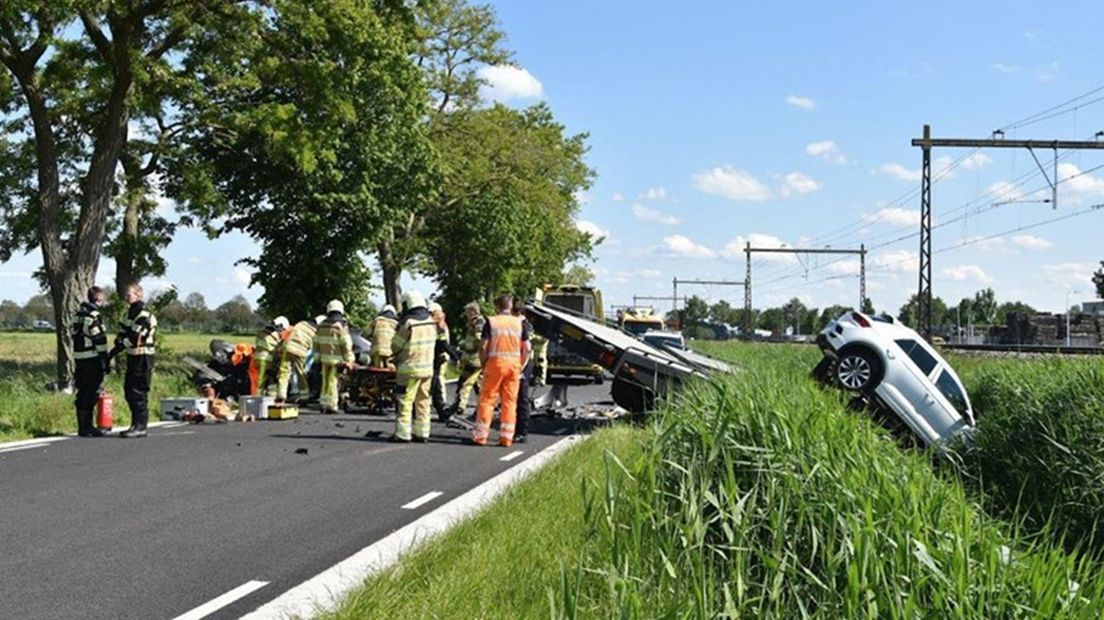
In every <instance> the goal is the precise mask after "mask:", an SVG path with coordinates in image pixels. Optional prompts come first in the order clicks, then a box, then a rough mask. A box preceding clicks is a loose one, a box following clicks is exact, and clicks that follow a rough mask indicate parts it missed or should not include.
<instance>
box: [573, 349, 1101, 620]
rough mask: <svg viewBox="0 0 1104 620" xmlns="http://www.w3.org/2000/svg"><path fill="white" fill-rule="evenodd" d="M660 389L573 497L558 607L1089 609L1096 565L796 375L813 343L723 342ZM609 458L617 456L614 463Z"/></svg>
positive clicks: (636, 612) (788, 611)
mask: <svg viewBox="0 0 1104 620" xmlns="http://www.w3.org/2000/svg"><path fill="white" fill-rule="evenodd" d="M728 356H729V357H730V359H735V361H737V362H740V363H741V371H740V372H739V373H737V374H736V375H733V376H729V377H724V378H718V379H715V380H713V381H711V382H709V383H702V384H699V385H696V386H693V387H691V388H689V389H687V390H685V391H684V392H682V394H681V395H680V396H678V397H677V398H676V399H675V400H674V401H673V402H670V403H668V404H667V405H666V406H665V407H664V408H663V410H662V411H661V412H660V414H659V415H658V416H657V421H656V423H655V427H654V435H653V439H652V440H651V441H650V442H649V444H648V445H647V446H646V448H645V457H644V458H642V459H640V460H639V461H638V463H639V466H638V467H635V468H633V467H625V468H624V469H623V473H624V474H626V475H628V476H629V478H628V480H629V482H618V479H617V478H616V477H611V478H610V479H609V482H608V483H606V484H604V485H601V486H596V487H593V488H592V489H591V492H590V493H589V494H588V496H587V498H586V515H587V522H588V524H589V528H590V531H591V534H590V541H589V542H588V545H587V547H586V549H587V554H586V556H585V557H584V560H583V562H582V563H581V564H580V565H579V566H578V567H576V568H575V569H573V570H572V569H567V570H565V572H564V578H563V580H562V584H561V587H560V592H559V596H558V597H557V603H556V609H555V612H556V614H557V615H560V616H562V617H571V618H590V617H613V616H617V617H622V618H627V617H632V618H637V617H649V618H651V617H665V618H675V617H679V618H681V617H759V616H766V617H823V618H851V617H886V618H905V617H909V618H912V617H961V618H1005V617H1034V618H1099V617H1101V616H1102V615H1104V574H1102V573H1101V572H1100V571H1099V570H1098V567H1097V565H1096V564H1094V563H1093V561H1092V560H1091V559H1089V558H1088V557H1087V556H1075V555H1069V554H1067V553H1066V552H1065V551H1064V550H1063V549H1061V548H1058V547H1055V546H1053V545H1051V544H1049V542H1047V540H1046V539H1045V538H1033V537H1028V536H1026V535H1025V534H1022V533H1020V532H1018V531H1016V530H1015V529H1014V528H1012V527H1010V526H1008V525H1007V524H1006V523H1005V522H1002V521H998V520H995V519H993V518H991V517H989V516H987V515H986V514H985V513H984V512H983V511H981V510H980V507H979V506H978V505H977V503H976V502H975V501H973V500H972V499H971V496H970V495H968V494H967V493H966V491H965V490H964V489H963V487H962V486H961V485H959V484H957V483H956V482H955V481H954V480H952V479H948V478H947V477H946V476H942V475H940V474H939V473H937V472H936V471H935V470H934V469H933V467H932V465H931V462H930V460H929V457H928V456H927V455H926V454H924V453H920V452H916V451H903V450H901V449H900V447H899V446H898V445H897V443H896V442H895V441H893V440H892V439H891V438H890V437H889V436H888V435H887V433H885V432H884V431H882V430H881V429H879V428H878V427H876V426H875V425H873V424H871V423H870V422H869V421H868V420H867V419H865V417H864V416H862V415H858V414H853V413H850V412H848V411H847V409H846V407H845V403H844V400H843V397H842V396H841V395H840V394H838V393H836V392H834V391H828V390H824V389H821V388H820V387H818V386H817V385H815V384H814V383H813V382H812V381H810V380H808V379H807V378H806V376H807V373H808V370H809V368H810V365H809V362H810V360H812V361H815V351H812V350H809V349H792V348H791V349H785V348H779V347H765V348H758V349H751V348H744V349H730V350H728ZM614 465H616V466H617V467H620V465H619V464H618V463H617V462H616V461H614Z"/></svg>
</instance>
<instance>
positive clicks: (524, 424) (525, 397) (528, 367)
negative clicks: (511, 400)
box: [511, 303, 533, 443]
mask: <svg viewBox="0 0 1104 620" xmlns="http://www.w3.org/2000/svg"><path fill="white" fill-rule="evenodd" d="M522 308H523V304H520V303H518V304H515V305H514V307H513V309H512V310H511V312H512V313H513V315H514V316H516V317H518V318H520V319H521V332H522V340H529V341H532V337H533V325H532V324H531V323H530V322H529V319H527V318H525V313H523V312H522ZM532 385H533V356H532V355H530V356H529V359H528V361H527V362H526V363H525V367H524V368H522V369H521V374H520V375H519V382H518V396H517V427H516V428H515V430H514V443H525V442H526V441H527V440H528V439H529V416H530V415H531V414H532V413H533V400H532V399H531V398H530V397H529V388H530V387H531V386H532Z"/></svg>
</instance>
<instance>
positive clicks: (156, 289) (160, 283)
mask: <svg viewBox="0 0 1104 620" xmlns="http://www.w3.org/2000/svg"><path fill="white" fill-rule="evenodd" d="M142 288H143V289H145V290H146V293H147V296H148V295H149V294H154V295H156V294H158V293H161V292H164V291H167V290H169V289H175V288H176V285H175V284H173V283H172V281H171V280H169V279H168V278H146V279H145V280H143V281H142Z"/></svg>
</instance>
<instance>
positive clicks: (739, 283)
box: [674, 278, 749, 323]
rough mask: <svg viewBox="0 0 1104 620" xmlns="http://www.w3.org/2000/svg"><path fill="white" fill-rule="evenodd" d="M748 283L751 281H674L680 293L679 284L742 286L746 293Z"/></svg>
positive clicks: (676, 289)
mask: <svg viewBox="0 0 1104 620" xmlns="http://www.w3.org/2000/svg"><path fill="white" fill-rule="evenodd" d="M748 282H749V280H745V281H743V282H740V281H738V280H686V279H682V280H680V279H678V278H675V281H674V283H675V291H678V285H679V284H704V285H707V286H742V287H744V290H745V291H746V290H747V288H748ZM744 301H745V303H746V302H747V293H745V294H744ZM676 310H677V307H676ZM746 322H747V320H746V318H745V323H746Z"/></svg>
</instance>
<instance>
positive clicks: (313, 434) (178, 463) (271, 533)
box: [0, 384, 609, 619]
mask: <svg viewBox="0 0 1104 620" xmlns="http://www.w3.org/2000/svg"><path fill="white" fill-rule="evenodd" d="M571 397H572V401H573V403H572V404H574V405H579V404H584V403H596V402H599V401H606V400H608V398H609V396H608V384H607V387H597V386H584V387H574V388H572V389H571ZM583 426H584V424H583V423H578V422H573V421H570V420H563V419H559V418H552V417H541V418H534V420H533V422H532V425H531V430H530V438H529V442H528V443H526V444H521V445H515V446H514V447H512V448H499V447H487V448H477V447H474V446H469V445H464V444H463V439H464V438H465V437H466V436H467V433H466V432H464V431H461V430H458V429H451V428H445V427H444V426H443V425H440V424H437V423H434V427H433V431H432V437H431V439H430V443H428V444H424V445H423V444H409V445H406V444H390V443H387V442H386V438H387V436H388V435H389V434H390V433H391V430H392V427H393V422H392V421H391V420H389V419H387V418H382V417H374V416H358V415H336V416H319V415H304V416H302V417H301V418H300V419H299V420H296V421H283V422H277V421H262V422H256V423H249V424H241V423H228V424H222V425H196V426H192V425H182V426H175V425H174V426H172V427H164V428H158V429H155V430H152V431H151V432H150V435H149V437H148V438H146V439H142V440H122V439H114V438H104V439H76V438H70V439H65V440H62V441H55V442H50V443H45V444H32V445H33V446H34V447H31V448H25V449H18V450H10V449H8V450H5V448H4V447H3V444H0V498H2V499H0V541H2V543H0V544H2V547H0V548H2V553H0V617H3V618H67V619H68V618H142V619H147V618H175V617H177V616H179V615H181V614H183V613H185V612H188V611H190V610H193V609H195V608H196V607H198V606H200V605H203V604H205V603H207V602H209V601H211V600H213V599H215V598H217V597H219V596H220V595H223V594H224V593H227V592H229V591H231V590H234V589H235V588H238V587H239V586H242V585H243V584H247V583H249V582H251V581H259V582H268V583H267V584H266V585H264V586H263V587H260V588H259V589H257V590H256V591H254V592H252V593H251V594H249V595H248V596H246V597H244V598H242V599H240V600H238V601H236V602H235V603H233V604H231V605H229V606H227V607H224V608H222V609H220V610H218V611H216V612H215V613H214V614H212V615H211V616H209V617H211V618H236V617H239V616H241V615H242V614H244V613H247V612H249V611H251V610H253V609H255V608H257V607H258V606H259V605H261V604H263V603H265V602H267V601H270V600H272V599H274V598H276V597H277V596H279V595H280V594H282V593H283V592H285V591H287V590H289V589H291V588H292V587H294V586H296V585H298V584H300V583H302V582H303V581H305V580H307V579H309V578H311V577H313V576H314V575H316V574H318V573H320V572H322V571H324V570H325V569H327V568H329V567H331V566H333V565H334V564H336V563H338V562H340V561H341V560H343V559H345V558H347V557H348V556H350V555H352V554H353V553H355V552H356V551H358V550H360V549H362V548H364V547H366V546H368V545H370V544H371V543H373V542H375V541H377V540H379V539H380V538H382V537H384V536H386V535H388V534H389V533H391V532H393V531H395V530H396V529H398V528H400V527H402V526H403V525H406V524H407V523H409V522H411V521H413V520H415V519H417V518H418V517H420V516H421V515H423V514H425V513H427V512H429V511H432V510H433V509H435V508H436V507H438V506H440V505H442V504H443V503H445V502H447V501H449V500H450V499H452V498H455V497H457V496H458V495H460V494H462V493H464V492H465V491H468V490H470V489H471V488H473V487H475V486H477V485H479V484H480V483H482V482H483V481H485V480H487V479H488V478H490V477H492V476H494V475H496V474H498V473H500V472H502V471H505V470H506V469H508V468H510V467H514V466H516V465H517V464H518V463H521V462H523V461H524V460H525V459H526V458H528V457H530V456H532V455H533V454H536V453H537V452H539V451H540V450H541V449H543V448H545V447H547V446H549V445H551V444H552V443H554V442H555V441H557V440H558V439H559V438H560V437H562V436H563V435H566V434H569V433H574V432H582V431H583V430H585V429H584V428H583ZM366 435H378V436H366ZM304 451H305V453H304ZM515 451H521V454H520V455H519V456H517V457H515V458H513V459H512V460H509V461H502V460H500V459H501V458H502V457H503V456H506V455H507V454H510V453H512V452H515ZM432 492H438V493H440V494H441V495H440V496H436V497H433V499H431V500H429V501H425V503H421V504H420V505H418V506H417V507H415V508H404V505H407V504H410V503H411V502H416V500H419V498H424V497H425V496H426V494H428V493H432Z"/></svg>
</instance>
